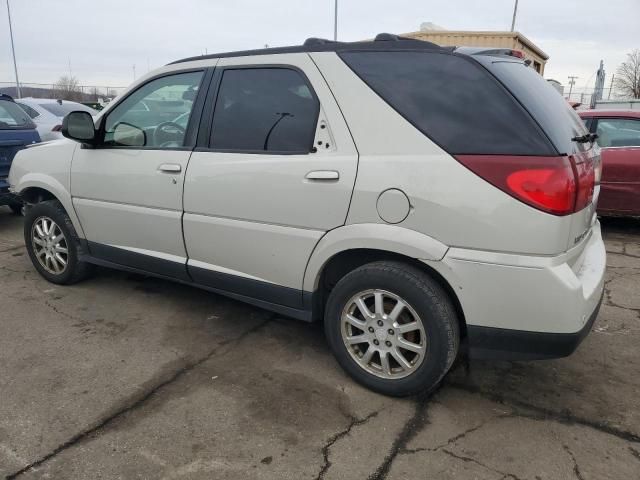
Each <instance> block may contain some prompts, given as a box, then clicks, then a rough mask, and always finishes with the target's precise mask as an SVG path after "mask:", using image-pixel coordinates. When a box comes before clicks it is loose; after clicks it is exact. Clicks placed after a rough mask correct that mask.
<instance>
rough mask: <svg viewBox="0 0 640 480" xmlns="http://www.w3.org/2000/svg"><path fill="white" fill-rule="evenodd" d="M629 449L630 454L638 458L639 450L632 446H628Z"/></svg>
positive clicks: (639, 458) (639, 457)
mask: <svg viewBox="0 0 640 480" xmlns="http://www.w3.org/2000/svg"><path fill="white" fill-rule="evenodd" d="M629 451H630V452H631V455H633V456H634V457H636V458H637V459H638V460H640V452H639V451H638V450H636V449H635V448H633V447H629Z"/></svg>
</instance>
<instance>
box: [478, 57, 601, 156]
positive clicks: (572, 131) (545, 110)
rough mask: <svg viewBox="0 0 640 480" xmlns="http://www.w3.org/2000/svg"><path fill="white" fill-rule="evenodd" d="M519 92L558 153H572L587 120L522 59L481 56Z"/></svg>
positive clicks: (519, 95) (502, 78)
mask: <svg viewBox="0 0 640 480" xmlns="http://www.w3.org/2000/svg"><path fill="white" fill-rule="evenodd" d="M478 60H479V61H481V62H482V63H483V64H484V65H485V66H486V67H487V68H488V69H489V70H490V71H491V73H493V74H494V75H495V76H496V77H498V79H499V80H500V81H501V82H502V83H504V84H505V85H506V87H507V88H508V89H509V90H510V91H511V92H512V93H513V94H514V95H515V96H516V98H517V99H518V100H519V101H520V102H521V103H522V104H523V105H524V106H525V108H526V109H527V110H528V111H529V112H530V113H531V115H533V118H535V119H536V121H537V122H538V123H539V124H540V125H541V126H542V128H543V129H544V131H545V133H546V134H547V135H548V136H549V138H550V139H551V141H552V142H553V144H554V145H555V147H556V149H557V150H558V152H559V153H572V152H573V150H574V149H575V148H582V147H583V146H585V145H586V146H588V145H589V144H576V143H575V142H572V141H571V139H572V138H573V137H575V136H580V135H583V134H585V133H587V130H586V128H585V126H584V123H583V122H582V121H581V120H580V117H579V116H578V114H577V113H576V112H575V110H574V109H573V108H571V106H570V105H569V102H567V101H566V100H565V99H564V98H563V97H562V95H560V94H559V93H558V91H557V90H556V89H555V88H553V87H552V86H551V85H549V82H547V81H546V80H544V79H543V78H542V77H541V76H540V75H539V74H538V73H536V72H535V71H534V70H533V69H531V68H528V67H527V66H526V65H524V64H523V63H522V62H510V61H502V60H498V61H496V60H495V59H491V58H489V57H484V58H483V57H478Z"/></svg>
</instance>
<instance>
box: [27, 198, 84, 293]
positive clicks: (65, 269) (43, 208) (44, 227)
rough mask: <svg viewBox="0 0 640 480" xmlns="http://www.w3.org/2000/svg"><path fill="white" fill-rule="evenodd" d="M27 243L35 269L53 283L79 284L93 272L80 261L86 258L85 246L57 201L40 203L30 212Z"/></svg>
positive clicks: (28, 213)
mask: <svg viewBox="0 0 640 480" xmlns="http://www.w3.org/2000/svg"><path fill="white" fill-rule="evenodd" d="M24 240H25V244H26V246H27V251H28V252H29V257H30V258H31V262H32V263H33V266H34V267H35V268H36V270H38V272H39V273H40V275H42V276H43V277H44V278H46V279H47V280H49V281H50V282H53V283H58V284H72V283H76V282H78V281H80V280H82V279H83V278H84V277H85V276H86V275H87V274H88V273H89V271H90V269H91V265H90V264H88V263H86V262H84V261H82V260H80V257H81V255H83V254H84V251H83V247H82V244H81V243H80V241H79V239H78V236H77V234H76V231H75V229H74V228H73V224H72V223H71V219H70V218H69V216H68V215H67V212H66V211H65V210H64V208H63V207H62V205H61V204H60V202H58V201H57V200H48V201H46V202H41V203H37V204H35V205H34V206H33V207H31V208H30V209H29V210H28V212H27V213H26V217H25V221H24Z"/></svg>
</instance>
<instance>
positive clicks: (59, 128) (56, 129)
mask: <svg viewBox="0 0 640 480" xmlns="http://www.w3.org/2000/svg"><path fill="white" fill-rule="evenodd" d="M51 131H52V132H61V131H62V125H56V126H55V127H53V128H52V129H51Z"/></svg>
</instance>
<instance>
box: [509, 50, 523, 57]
mask: <svg viewBox="0 0 640 480" xmlns="http://www.w3.org/2000/svg"><path fill="white" fill-rule="evenodd" d="M511 56H512V57H518V58H524V53H523V52H522V51H520V50H511Z"/></svg>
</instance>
